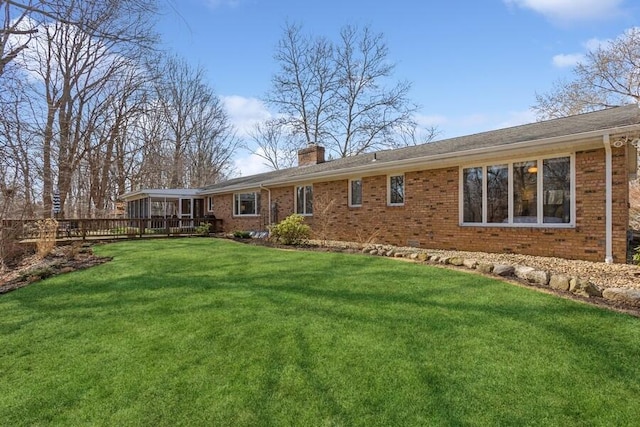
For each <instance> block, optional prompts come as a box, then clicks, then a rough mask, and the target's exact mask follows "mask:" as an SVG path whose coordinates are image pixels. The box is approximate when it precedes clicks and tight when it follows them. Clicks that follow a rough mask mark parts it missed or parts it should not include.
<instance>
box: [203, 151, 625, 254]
mask: <svg viewBox="0 0 640 427" xmlns="http://www.w3.org/2000/svg"><path fill="white" fill-rule="evenodd" d="M575 159H576V227H575V228H568V229H567V228H565V229H558V228H538V227H535V228H534V227H518V228H515V227H512V228H508V227H487V226H482V227H478V226H460V225H459V214H458V212H459V204H458V200H459V198H458V194H459V184H458V183H459V168H458V167H451V168H443V169H434V170H423V171H415V172H406V173H405V203H404V206H387V175H386V174H385V175H378V176H370V177H364V178H363V179H362V192H363V194H362V195H363V204H362V207H358V208H351V207H349V206H348V199H347V197H348V196H347V194H348V181H347V180H336V181H329V182H316V183H314V184H313V189H314V215H313V217H307V222H308V223H309V225H311V227H312V228H313V229H314V231H315V232H316V234H317V236H316V237H323V238H327V239H331V240H346V241H358V242H376V243H388V244H393V245H399V246H419V247H422V248H432V249H455V250H466V251H485V252H507V253H522V254H528V255H540V256H557V257H562V258H569V259H585V260H590V261H604V259H605V151H604V149H596V150H591V151H583V152H578V153H576V157H575ZM613 171H614V173H613V187H614V192H613V210H614V215H613V256H614V262H625V260H626V233H627V223H628V175H627V174H628V171H627V167H626V152H625V148H624V147H622V148H619V149H617V148H614V149H613ZM293 193H294V190H293V187H282V188H276V189H272V190H271V200H272V202H275V203H276V204H277V207H278V209H277V215H276V216H277V218H274V219H277V220H278V221H279V220H282V219H284V218H285V217H286V216H287V215H289V214H290V213H292V212H293V196H294V194H293ZM330 199H333V200H334V202H333V205H332V207H331V209H330V210H328V212H327V213H326V216H322V215H321V214H320V211H321V208H322V206H320V203H319V201H324V202H326V201H327V200H330ZM232 200H233V199H232V195H222V196H216V198H215V214H216V216H217V217H218V218H222V219H223V220H224V227H225V230H226V231H233V230H236V229H240V230H253V229H264V227H263V226H262V225H263V224H266V222H267V221H266V220H265V217H266V215H267V214H268V193H267V192H266V191H265V190H263V191H262V213H263V216H262V218H255V217H248V218H234V217H232V215H231V212H232V209H231V208H232ZM327 224H328V225H329V226H327ZM320 234H321V235H320Z"/></svg>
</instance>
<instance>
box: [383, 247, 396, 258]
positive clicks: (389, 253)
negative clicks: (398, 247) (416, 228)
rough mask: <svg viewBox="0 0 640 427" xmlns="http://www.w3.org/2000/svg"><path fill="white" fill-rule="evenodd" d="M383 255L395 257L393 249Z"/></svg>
mask: <svg viewBox="0 0 640 427" xmlns="http://www.w3.org/2000/svg"><path fill="white" fill-rule="evenodd" d="M384 254H385V255H386V256H388V257H392V256H393V255H395V251H394V250H393V249H389V250H388V251H386V252H385V253H384Z"/></svg>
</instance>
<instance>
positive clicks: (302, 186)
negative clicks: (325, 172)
mask: <svg viewBox="0 0 640 427" xmlns="http://www.w3.org/2000/svg"><path fill="white" fill-rule="evenodd" d="M307 187H311V212H307V192H306V188H307ZM298 188H305V191H304V192H303V193H302V194H303V198H304V201H303V209H302V210H303V213H300V212H298ZM293 201H294V212H295V213H297V214H299V215H302V216H313V184H301V185H296V186H295V187H293Z"/></svg>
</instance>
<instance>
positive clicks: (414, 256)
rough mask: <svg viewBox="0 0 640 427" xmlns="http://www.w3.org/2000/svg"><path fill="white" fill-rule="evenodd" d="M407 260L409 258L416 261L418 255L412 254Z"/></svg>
mask: <svg viewBox="0 0 640 427" xmlns="http://www.w3.org/2000/svg"><path fill="white" fill-rule="evenodd" d="M409 258H411V259H412V260H417V259H418V254H417V253H415V252H414V253H412V254H411V255H409Z"/></svg>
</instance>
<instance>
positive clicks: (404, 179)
mask: <svg viewBox="0 0 640 427" xmlns="http://www.w3.org/2000/svg"><path fill="white" fill-rule="evenodd" d="M397 176H401V177H402V203H392V202H391V178H394V177H397ZM406 189H407V180H406V177H405V175H404V173H391V174H389V175H387V206H404V202H405V200H406V199H407V192H406Z"/></svg>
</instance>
